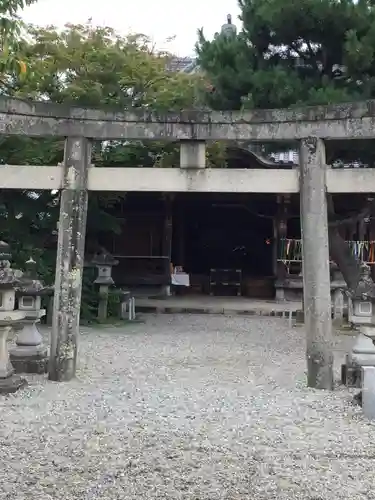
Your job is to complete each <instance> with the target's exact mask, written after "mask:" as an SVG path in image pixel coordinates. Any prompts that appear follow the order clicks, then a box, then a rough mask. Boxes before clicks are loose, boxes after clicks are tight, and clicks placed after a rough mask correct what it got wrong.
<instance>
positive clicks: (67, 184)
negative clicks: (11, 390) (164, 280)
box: [49, 137, 91, 381]
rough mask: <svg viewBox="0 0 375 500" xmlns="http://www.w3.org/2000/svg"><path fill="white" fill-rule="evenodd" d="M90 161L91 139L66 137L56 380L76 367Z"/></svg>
mask: <svg viewBox="0 0 375 500" xmlns="http://www.w3.org/2000/svg"><path fill="white" fill-rule="evenodd" d="M90 164H91V144H90V141H89V140H88V139H86V138H83V137H69V138H67V139H66V141H65V152H64V164H63V168H64V186H63V190H62V191H61V197H60V219H59V237H58V244H57V260H56V277H55V298H54V309H53V321H52V334H51V353H50V363H49V379H50V380H55V381H67V380H71V379H72V378H73V377H74V375H75V369H76V359H77V338H78V334H79V317H80V305H81V292H82V273H83V261H84V249H85V234H86V217H87V202H88V191H87V178H88V168H89V166H90Z"/></svg>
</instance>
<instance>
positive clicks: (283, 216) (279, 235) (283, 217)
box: [273, 195, 290, 280]
mask: <svg viewBox="0 0 375 500" xmlns="http://www.w3.org/2000/svg"><path fill="white" fill-rule="evenodd" d="M289 204H290V197H289V196H288V195H286V196H283V195H278V196H277V205H278V207H277V215H276V218H275V219H274V223H273V237H274V247H273V260H274V262H273V270H274V275H275V276H276V279H277V280H279V279H282V278H283V276H284V274H285V272H284V270H283V265H282V263H280V262H278V258H279V257H281V256H279V255H278V249H279V245H280V240H282V239H285V238H286V237H287V233H288V211H289ZM280 264H281V265H280Z"/></svg>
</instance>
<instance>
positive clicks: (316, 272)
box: [300, 137, 333, 390]
mask: <svg viewBox="0 0 375 500" xmlns="http://www.w3.org/2000/svg"><path fill="white" fill-rule="evenodd" d="M325 168H326V160H325V146H324V142H323V141H322V140H321V139H318V138H316V137H308V138H306V139H303V140H301V142H300V196H301V234H302V248H303V296H304V312H305V326H306V335H307V351H306V354H307V371H308V377H307V378H308V386H309V387H315V388H317V389H329V390H332V389H333V353H332V320H331V293H330V273H329V248H328V220H327V219H328V217H327V200H326V185H325Z"/></svg>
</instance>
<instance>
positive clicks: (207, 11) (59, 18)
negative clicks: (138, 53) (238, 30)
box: [23, 0, 239, 56]
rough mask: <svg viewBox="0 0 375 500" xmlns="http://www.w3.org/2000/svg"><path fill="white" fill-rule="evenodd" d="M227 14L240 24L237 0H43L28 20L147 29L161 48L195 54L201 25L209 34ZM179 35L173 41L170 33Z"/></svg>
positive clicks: (27, 11)
mask: <svg viewBox="0 0 375 500" xmlns="http://www.w3.org/2000/svg"><path fill="white" fill-rule="evenodd" d="M227 14H232V18H233V22H234V23H236V24H237V26H238V25H239V21H238V19H237V16H238V14H239V8H238V2H237V0H187V1H182V0H157V1H153V0H105V1H100V0H39V1H38V2H37V3H36V4H35V5H33V6H31V7H29V8H27V9H25V10H24V13H23V18H24V20H25V21H26V22H30V23H33V24H38V25H41V26H45V25H48V24H53V25H55V26H61V27H62V26H64V24H66V23H74V24H78V23H84V22H86V21H87V20H88V19H89V18H92V22H93V23H94V24H95V25H101V26H103V25H104V26H111V27H112V28H115V29H116V30H118V31H120V32H121V33H123V34H126V33H129V32H132V33H143V34H145V35H148V36H150V37H152V39H153V40H154V42H155V43H156V44H157V46H158V47H159V48H163V49H168V50H171V51H173V52H175V53H176V54H177V55H180V56H184V55H193V53H194V44H195V42H196V39H197V36H196V33H197V29H198V28H200V27H202V26H203V27H204V29H205V33H206V35H207V36H210V37H212V36H213V34H214V33H215V32H216V31H220V28H221V25H222V24H224V22H225V21H226V16H227ZM171 36H176V38H175V40H174V41H173V42H171V43H170V44H166V40H167V39H168V37H171Z"/></svg>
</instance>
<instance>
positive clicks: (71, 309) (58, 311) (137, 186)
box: [0, 98, 375, 389]
mask: <svg viewBox="0 0 375 500" xmlns="http://www.w3.org/2000/svg"><path fill="white" fill-rule="evenodd" d="M0 133H1V134H3V135H24V136H30V137H45V136H56V137H64V138H65V154H64V162H63V164H62V165H58V166H56V167H46V166H36V167H35V166H33V167H31V166H27V167H25V166H10V165H3V166H2V167H1V173H2V175H1V176H0V188H4V189H31V190H32V189H35V190H40V189H48V190H52V189H59V190H61V200H60V220H59V236H58V248H57V262H56V279H55V300H54V313H53V326H52V341H51V359H50V368H49V378H50V379H51V380H70V379H71V378H72V377H73V376H74V374H75V367H76V356H77V337H78V333H79V311H80V301H81V288H82V272H83V259H84V246H85V230H86V214H87V200H88V192H89V191H90V190H93V191H164V192H236V193H252V192H264V193H298V192H300V196H301V225H302V241H303V279H304V306H305V323H306V329H307V360H308V385H309V386H312V387H317V388H322V389H332V388H333V376H332V366H333V355H332V346H331V343H332V327H331V300H330V276H329V250H328V223H327V202H326V192H331V193H333V192H336V193H338V192H341V193H345V192H363V193H368V192H375V172H374V171H373V170H372V169H366V170H364V171H358V170H345V171H342V170H341V171H340V170H331V169H330V168H329V166H327V165H326V160H325V141H329V140H348V139H373V138H374V137H375V102H374V101H370V102H363V103H355V104H343V105H336V106H321V107H309V108H301V109H294V110H272V111H268V110H266V111H252V112H200V111H183V112H181V113H179V114H172V113H171V114H168V115H163V116H161V115H157V114H154V113H152V112H147V111H136V110H132V111H129V112H122V111H106V110H96V109H83V108H78V107H67V106H64V105H55V104H49V103H48V104H47V103H41V102H26V101H21V100H16V99H7V98H2V99H0ZM110 139H118V140H143V141H147V140H160V141H180V146H181V153H180V165H179V167H180V168H175V169H173V168H170V169H165V168H163V169H157V168H153V169H140V168H134V169H133V168H103V169H101V168H95V166H94V165H92V164H91V147H90V144H91V140H97V141H98V140H99V141H105V140H110ZM213 140H214V141H218V140H225V141H244V140H246V141H256V142H270V141H275V142H276V141H288V142H289V143H290V142H291V141H295V142H298V143H299V149H300V168H299V169H292V170H279V169H277V168H275V169H267V170H250V169H242V170H241V169H237V170H236V169H234V170H233V169H230V170H229V169H206V168H205V148H206V143H207V142H208V141H213Z"/></svg>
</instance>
